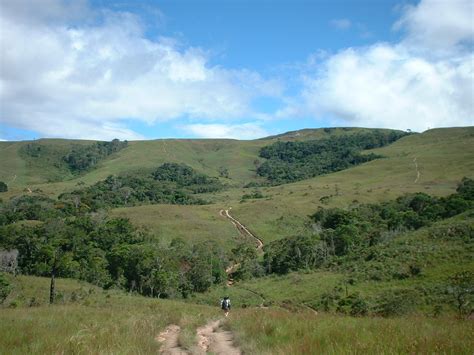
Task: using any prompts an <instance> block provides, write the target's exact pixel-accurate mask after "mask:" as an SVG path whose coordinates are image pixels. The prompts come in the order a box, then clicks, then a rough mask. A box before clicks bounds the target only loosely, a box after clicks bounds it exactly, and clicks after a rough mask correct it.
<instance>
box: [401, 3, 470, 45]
mask: <svg viewBox="0 0 474 355" xmlns="http://www.w3.org/2000/svg"><path fill="white" fill-rule="evenodd" d="M473 23H474V3H473V2H472V0H449V1H448V0H445V1H442V0H423V1H421V2H420V3H419V4H418V5H416V6H414V5H407V6H405V7H404V8H403V12H402V16H401V18H400V19H399V20H398V21H397V22H396V23H395V25H394V28H395V29H398V30H405V31H406V33H407V36H406V38H405V42H406V43H407V44H409V45H411V46H421V47H422V48H428V49H431V50H432V49H436V50H445V49H450V50H452V47H453V46H456V45H458V44H460V43H462V42H470V43H472V42H473V40H474V24H473Z"/></svg>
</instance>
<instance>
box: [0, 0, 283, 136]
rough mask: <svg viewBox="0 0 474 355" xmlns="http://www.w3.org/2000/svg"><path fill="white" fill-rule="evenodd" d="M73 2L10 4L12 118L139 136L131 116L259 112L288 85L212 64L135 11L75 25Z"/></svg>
mask: <svg viewBox="0 0 474 355" xmlns="http://www.w3.org/2000/svg"><path fill="white" fill-rule="evenodd" d="M65 4H66V5H65ZM67 4H69V2H63V1H60V0H47V3H44V2H42V1H33V2H31V4H30V5H31V6H26V5H27V4H25V3H22V4H20V5H18V3H17V2H16V1H13V0H11V1H9V0H4V1H2V2H1V5H0V6H1V8H0V28H1V31H0V32H1V34H0V36H1V37H0V40H1V49H2V56H1V59H0V60H1V63H0V101H1V102H2V105H1V107H0V119H1V120H2V122H3V123H6V124H8V125H11V126H14V127H17V128H25V129H29V130H34V131H37V132H40V133H41V134H42V135H44V136H53V137H58V136H60V137H70V138H102V139H110V138H114V137H117V138H128V139H137V138H141V137H140V136H139V135H138V134H136V133H134V132H132V131H131V130H129V129H126V128H124V127H123V126H122V123H121V122H122V121H123V120H141V121H145V122H148V123H151V122H157V121H158V122H159V121H167V120H172V119H175V118H178V117H182V116H187V117H199V118H200V119H208V120H216V119H222V120H232V119H236V118H239V117H242V116H249V115H252V114H253V112H252V109H251V102H252V100H253V99H254V98H255V97H257V96H260V95H264V96H265V95H270V96H273V95H279V92H281V88H280V85H279V84H278V83H276V82H273V81H266V80H264V79H263V78H262V77H261V76H260V75H259V74H258V73H255V72H251V71H248V70H228V69H224V68H221V67H218V66H211V65H209V63H208V57H207V53H206V52H204V51H202V50H200V49H197V48H182V47H181V46H180V45H179V44H178V43H176V42H174V41H170V40H169V39H159V40H154V41H152V40H149V39H147V38H145V35H144V29H143V27H142V24H141V22H140V20H139V18H137V17H136V16H135V15H133V14H130V13H121V12H112V11H104V12H103V13H102V14H101V16H99V21H96V23H95V24H91V23H87V22H84V21H79V20H78V19H77V18H75V19H74V21H76V22H75V23H76V24H75V25H70V23H71V21H73V20H71V19H69V18H68V16H69V15H68V14H69V13H70V12H71V11H72V10H74V9H71V8H70V7H69V6H70V5H67ZM79 4H80V3H79ZM43 5H44V6H43ZM78 9H80V11H79V10H78V11H77V13H91V10H90V9H88V8H87V7H86V6H85V5H84V6H80V7H78ZM94 15H96V16H98V14H97V13H95V14H94ZM92 17H93V16H92Z"/></svg>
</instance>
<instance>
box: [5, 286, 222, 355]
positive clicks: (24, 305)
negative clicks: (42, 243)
mask: <svg viewBox="0 0 474 355" xmlns="http://www.w3.org/2000/svg"><path fill="white" fill-rule="evenodd" d="M13 284H14V291H13V292H12V295H10V296H9V298H8V299H7V302H5V304H4V306H3V308H0V354H53V353H54V354H62V353H68V354H150V353H157V352H158V350H159V347H160V344H159V343H157V341H156V340H155V338H156V336H157V335H158V334H159V333H160V331H162V330H163V329H164V328H165V327H166V326H167V325H169V324H177V325H179V326H180V327H181V328H182V329H183V333H184V334H188V335H189V334H194V333H195V329H196V327H197V326H199V325H201V324H204V323H205V322H206V321H207V319H209V318H212V317H215V316H216V315H217V314H218V311H219V310H218V309H213V308H212V307H206V306H198V305H193V304H184V303H182V302H173V301H166V300H156V299H150V298H145V297H140V296H134V295H129V294H125V293H121V292H118V291H112V292H105V291H102V290H100V289H98V288H95V287H93V286H90V285H89V288H87V287H86V286H87V284H85V283H81V284H80V283H78V282H76V281H73V280H61V279H59V280H58V284H57V285H58V291H59V292H61V293H62V294H64V295H65V296H64V298H63V299H62V300H61V301H60V304H55V305H52V306H49V305H47V303H46V301H45V299H44V297H43V296H42V295H44V294H47V288H48V280H47V279H44V278H35V277H19V278H17V279H16V280H14V281H13ZM28 284H29V285H30V286H31V287H30V289H27V288H26V287H25V286H26V285H28ZM79 287H82V288H83V289H86V288H87V289H88V290H94V291H91V292H87V294H82V295H81V298H78V299H77V300H74V299H73V298H71V295H72V293H73V292H74V291H75V290H78V289H80V288H79ZM33 294H36V295H37V298H36V303H35V304H36V305H35V306H31V307H28V304H30V302H28V300H29V299H30V297H31V295H33ZM76 294H77V293H76ZM37 304H39V305H37ZM13 305H14V307H15V308H12V307H13ZM193 340H194V339H193V338H192V337H189V336H188V337H187V338H186V337H183V343H184V344H183V345H184V346H187V347H191V346H193V345H194V344H193Z"/></svg>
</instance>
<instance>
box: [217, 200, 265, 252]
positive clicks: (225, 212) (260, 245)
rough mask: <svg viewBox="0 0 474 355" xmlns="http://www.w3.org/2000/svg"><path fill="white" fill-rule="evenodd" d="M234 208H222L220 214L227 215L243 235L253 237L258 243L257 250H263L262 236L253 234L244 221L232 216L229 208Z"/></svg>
mask: <svg viewBox="0 0 474 355" xmlns="http://www.w3.org/2000/svg"><path fill="white" fill-rule="evenodd" d="M230 209H232V207H231V208H229V209H228V210H220V211H219V214H220V215H221V216H222V217H226V218H228V219H229V220H230V222H231V223H232V224H233V225H234V226H235V227H236V228H237V230H238V231H239V232H240V234H242V235H243V236H247V237H251V238H253V239H254V240H255V241H256V243H257V246H256V248H257V251H258V252H261V251H262V249H263V242H262V240H261V239H260V238H258V237H256V236H255V235H254V234H252V233H251V232H250V231H249V230H248V229H247V227H245V226H244V225H243V224H242V223H240V222H239V221H238V220H236V219H235V218H234V217H232V216H231V215H230V213H229V210H230Z"/></svg>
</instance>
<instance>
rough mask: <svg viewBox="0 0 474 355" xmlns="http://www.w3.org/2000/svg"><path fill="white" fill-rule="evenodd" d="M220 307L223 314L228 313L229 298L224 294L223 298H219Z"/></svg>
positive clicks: (226, 314)
mask: <svg viewBox="0 0 474 355" xmlns="http://www.w3.org/2000/svg"><path fill="white" fill-rule="evenodd" d="M221 308H222V310H223V311H224V314H225V316H226V317H227V316H228V315H229V311H230V299H229V297H227V296H225V297H224V299H222V300H221Z"/></svg>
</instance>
